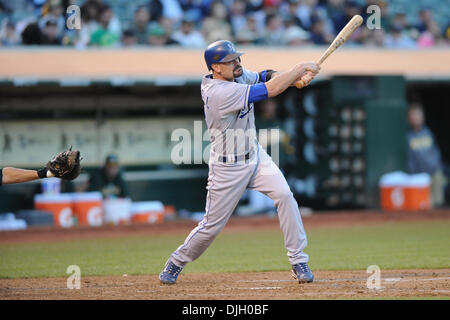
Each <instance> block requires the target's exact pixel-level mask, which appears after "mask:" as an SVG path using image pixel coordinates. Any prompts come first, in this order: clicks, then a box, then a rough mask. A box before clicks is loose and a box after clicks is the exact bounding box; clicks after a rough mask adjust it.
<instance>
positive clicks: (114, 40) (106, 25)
mask: <svg viewBox="0 0 450 320" xmlns="http://www.w3.org/2000/svg"><path fill="white" fill-rule="evenodd" d="M113 18H114V16H113V11H112V9H111V7H110V6H108V5H104V6H103V7H102V8H101V9H100V11H99V16H98V22H99V26H98V28H97V30H95V31H94V32H93V33H92V34H91V41H90V42H89V44H91V45H94V46H100V47H111V46H117V45H118V42H119V38H120V35H121V30H120V23H119V22H118V20H117V19H113Z"/></svg>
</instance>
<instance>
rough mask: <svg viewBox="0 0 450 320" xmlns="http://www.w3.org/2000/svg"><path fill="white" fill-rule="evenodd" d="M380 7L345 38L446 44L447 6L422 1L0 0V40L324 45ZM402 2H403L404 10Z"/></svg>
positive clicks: (374, 43)
mask: <svg viewBox="0 0 450 320" xmlns="http://www.w3.org/2000/svg"><path fill="white" fill-rule="evenodd" d="M72 4H75V5H78V6H80V8H81V10H80V12H81V29H80V30H76V29H74V30H68V29H67V28H66V19H67V17H68V16H69V15H70V14H69V15H68V14H67V13H66V8H67V7H68V6H70V5H72ZM373 4H374V5H378V6H379V8H380V9H381V29H377V30H375V32H371V30H368V29H367V28H360V29H359V30H358V32H356V33H355V34H354V35H353V37H352V39H351V40H352V41H351V44H352V45H355V46H366V47H383V48H427V47H439V46H448V45H449V44H450V6H449V5H448V2H447V1H440V0H428V1H426V6H424V3H423V1H407V0H392V1H384V0H359V1H356V0H352V1H348V0H288V1H281V0H249V1H244V0H225V1H212V0H136V1H127V0H108V1H107V0H84V1H83V0H82V1H77V0H15V1H7V0H0V46H3V47H8V46H17V45H61V46H71V47H76V48H79V49H83V48H86V47H113V48H115V47H130V46H139V45H144V46H169V45H180V46H182V47H186V48H204V47H205V46H206V44H208V43H211V42H213V41H215V40H218V39H229V40H232V41H235V42H236V43H237V44H239V45H262V46H291V47H298V46H306V45H325V44H327V43H329V42H331V41H332V39H333V38H334V36H335V35H336V34H337V33H338V32H339V31H340V30H341V28H342V27H343V26H344V25H345V24H346V23H347V21H348V20H349V19H350V17H351V16H353V15H355V14H360V15H362V16H363V17H365V18H366V17H367V16H368V13H366V8H367V7H368V6H370V5H373ZM405 8H406V9H405Z"/></svg>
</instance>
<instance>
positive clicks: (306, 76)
mask: <svg viewBox="0 0 450 320" xmlns="http://www.w3.org/2000/svg"><path fill="white" fill-rule="evenodd" d="M316 74H317V73H314V72H311V71H306V72H305V74H304V75H303V76H302V77H301V78H300V80H302V81H303V83H304V84H305V86H307V85H308V84H309V83H310V82H311V81H312V79H314V77H315V76H316Z"/></svg>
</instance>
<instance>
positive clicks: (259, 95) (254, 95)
mask: <svg viewBox="0 0 450 320" xmlns="http://www.w3.org/2000/svg"><path fill="white" fill-rule="evenodd" d="M268 96H269V95H268V92H267V88H266V85H265V84H264V82H258V83H256V84H253V85H251V86H250V92H249V94H248V103H252V102H258V101H261V100H264V99H267V98H268Z"/></svg>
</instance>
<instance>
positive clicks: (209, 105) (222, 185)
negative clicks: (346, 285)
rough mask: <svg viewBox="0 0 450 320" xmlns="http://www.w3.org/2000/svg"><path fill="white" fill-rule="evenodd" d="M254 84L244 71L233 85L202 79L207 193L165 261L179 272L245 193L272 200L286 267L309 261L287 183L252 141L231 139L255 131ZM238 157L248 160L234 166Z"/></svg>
mask: <svg viewBox="0 0 450 320" xmlns="http://www.w3.org/2000/svg"><path fill="white" fill-rule="evenodd" d="M258 80H259V75H258V73H255V72H250V71H247V70H245V69H244V71H243V75H242V76H241V77H239V78H237V79H236V80H235V81H234V82H231V81H223V80H216V79H212V77H211V75H207V76H205V77H204V78H203V81H202V85H201V94H202V99H203V102H204V110H205V117H206V123H207V125H208V130H209V133H210V137H211V156H210V160H209V175H208V185H207V187H206V188H207V190H208V194H207V197H206V207H205V216H204V218H203V220H202V221H201V222H200V223H199V224H198V226H197V227H196V228H195V229H194V230H192V232H191V233H190V234H189V236H188V237H187V238H186V240H185V242H184V243H183V244H182V245H181V246H179V247H178V248H177V249H176V250H175V251H174V252H173V253H172V255H171V256H170V258H169V260H170V261H172V262H173V263H174V264H176V265H177V266H179V267H184V266H185V265H186V264H187V263H188V262H191V261H193V260H195V259H197V258H198V257H199V256H200V255H201V254H202V253H203V252H204V251H205V250H206V249H207V248H208V247H209V245H210V244H211V243H212V241H213V240H214V239H215V237H216V236H217V235H218V234H219V232H220V231H221V230H222V229H223V227H224V226H225V225H226V223H227V221H228V219H229V217H230V216H231V214H232V213H233V211H234V209H235V207H236V205H237V204H238V202H239V200H240V199H241V196H242V194H243V193H244V191H245V190H246V189H247V188H250V189H254V190H257V191H260V192H262V193H264V194H266V195H267V196H269V197H270V198H271V199H272V200H274V204H275V207H276V208H277V212H278V217H279V220H280V227H281V230H282V231H283V234H284V244H285V247H286V249H287V255H288V258H289V261H290V263H291V264H292V265H294V264H297V263H300V262H307V261H308V255H307V254H306V253H304V252H303V249H304V248H305V247H306V245H307V239H306V234H305V231H304V228H303V224H302V219H301V216H300V211H299V208H298V204H297V202H296V200H295V199H294V196H293V194H292V192H291V190H290V188H289V186H288V184H287V182H286V179H285V178H284V176H283V174H282V173H281V171H280V169H279V168H278V167H277V166H276V164H275V163H274V162H273V161H272V159H271V158H270V156H269V155H268V154H267V152H266V151H265V150H264V149H263V148H262V147H261V145H260V144H259V143H258V141H257V139H256V136H254V137H253V136H252V135H251V134H247V135H246V136H245V139H239V137H240V134H238V138H236V136H233V133H234V131H236V130H238V131H239V130H241V131H255V116H254V110H253V103H248V100H249V91H250V86H251V85H253V84H255V83H257V82H258ZM227 131H229V133H228V134H227ZM241 154H244V155H245V154H247V155H248V159H246V158H245V157H244V158H243V159H242V161H233V160H236V159H237V158H235V157H236V156H237V155H241ZM218 156H219V157H218ZM218 159H222V160H226V161H222V160H218ZM230 160H231V161H230Z"/></svg>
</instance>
